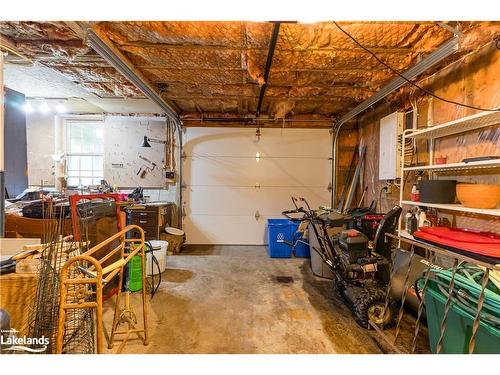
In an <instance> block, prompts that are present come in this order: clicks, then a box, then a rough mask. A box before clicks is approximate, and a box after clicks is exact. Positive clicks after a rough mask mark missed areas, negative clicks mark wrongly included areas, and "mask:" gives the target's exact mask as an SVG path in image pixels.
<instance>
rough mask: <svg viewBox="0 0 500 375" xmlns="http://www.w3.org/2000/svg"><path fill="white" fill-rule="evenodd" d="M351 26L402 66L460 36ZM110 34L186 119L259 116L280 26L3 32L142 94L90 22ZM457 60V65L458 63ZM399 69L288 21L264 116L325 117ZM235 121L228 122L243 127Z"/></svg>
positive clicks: (430, 29) (478, 28) (482, 28)
mask: <svg viewBox="0 0 500 375" xmlns="http://www.w3.org/2000/svg"><path fill="white" fill-rule="evenodd" d="M341 25H342V27H343V28H344V29H345V30H346V31H347V32H349V33H350V34H351V35H353V36H354V37H355V38H356V39H357V40H358V41H359V42H360V43H362V44H363V45H364V46H366V47H368V48H370V49H371V50H372V51H373V52H375V53H376V54H377V55H378V56H379V57H380V58H381V59H382V60H383V61H385V62H386V63H388V64H389V65H391V66H392V67H393V68H395V69H398V70H400V71H403V70H405V69H406V68H408V67H410V66H411V65H413V64H414V63H415V62H416V61H417V60H418V59H419V58H421V57H423V56H425V55H426V54H428V53H430V52H432V51H433V50H435V49H436V48H437V47H438V46H439V45H440V44H441V43H443V42H444V41H446V40H447V39H449V38H450V37H451V36H452V34H451V33H450V32H449V31H448V30H446V29H445V28H443V27H441V26H439V25H438V24H437V23H434V22H343V23H341ZM86 27H92V28H93V30H94V31H95V32H96V33H98V35H102V36H105V37H106V38H108V39H109V40H110V41H112V42H113V43H114V45H115V46H116V47H117V48H118V49H119V50H120V51H121V52H122V53H123V54H124V55H125V56H126V57H127V58H128V59H129V60H130V62H131V63H132V64H133V65H134V66H135V67H136V68H137V70H139V71H140V72H141V73H142V74H143V75H144V76H145V77H147V79H148V80H150V82H151V83H152V84H154V85H156V86H157V87H158V88H159V90H160V91H161V93H162V96H163V97H164V98H165V99H166V100H168V101H169V102H171V103H172V104H173V106H174V107H175V108H177V109H178V111H179V113H180V115H181V117H182V118H183V119H184V122H191V124H192V125H195V124H196V121H197V120H198V121H199V119H200V118H204V119H207V118H212V119H226V121H229V120H231V121H232V120H233V119H240V120H241V119H247V118H251V117H254V116H255V114H256V111H257V103H258V98H259V92H260V88H261V86H262V85H263V84H264V67H265V64H266V58H267V54H268V50H269V44H270V39H271V35H272V29H273V24H272V23H254V22H99V23H87V24H84V23H77V22H44V23H41V22H2V23H0V34H2V36H3V37H4V38H5V39H7V40H8V41H10V42H11V43H13V44H14V45H15V46H16V48H17V49H18V50H19V51H21V52H22V53H23V54H25V55H27V56H29V57H30V58H32V59H33V60H35V61H36V62H37V63H42V64H45V65H46V66H49V67H50V68H53V69H55V70H56V71H58V72H60V73H61V74H63V75H64V76H66V77H67V78H68V79H70V80H71V81H73V82H75V83H76V84H78V85H80V86H81V87H83V88H85V89H87V90H88V91H90V92H92V93H94V94H95V95H98V96H101V97H142V96H143V95H142V93H141V92H140V91H139V90H138V89H137V88H135V87H134V86H133V85H132V84H130V83H129V82H128V81H127V80H126V79H125V78H124V77H122V76H121V75H120V74H119V73H118V72H117V71H116V70H114V69H113V68H112V67H111V66H109V65H108V64H107V63H106V62H105V61H104V60H103V59H102V58H101V57H100V56H98V55H97V54H96V53H95V52H94V51H93V50H91V49H90V48H89V47H88V46H87V45H86V43H85V28H86ZM461 27H462V30H463V32H464V34H465V36H464V38H463V41H462V48H461V51H460V52H459V53H457V54H456V55H455V56H454V57H453V58H454V59H457V58H458V57H460V56H461V55H463V54H464V53H466V52H468V51H470V50H473V49H476V48H478V47H480V46H482V45H484V44H486V43H488V42H491V40H492V39H493V38H494V37H495V36H498V35H499V34H500V23H498V22H490V23H484V22H483V23H479V22H466V23H462V24H461ZM448 62H449V61H448ZM393 77H394V74H393V73H391V72H390V71H389V70H388V69H387V68H385V67H384V66H382V65H381V64H380V63H378V62H377V61H376V60H375V59H374V58H373V57H372V56H371V55H369V54H367V53H366V52H365V51H363V50H361V49H360V48H358V47H356V46H355V45H354V44H353V42H352V41H351V40H349V39H348V38H347V37H346V36H345V35H344V34H342V33H341V32H340V30H339V29H338V28H337V27H336V26H335V25H334V24H333V23H318V24H298V23H282V24H281V25H280V30H279V35H278V38H277V42H276V50H275V52H274V56H273V61H272V68H271V70H270V74H269V80H268V82H267V83H268V87H267V90H266V93H265V97H264V100H263V103H262V109H261V115H262V117H263V118H272V119H282V118H293V119H305V120H308V121H309V120H316V121H318V120H319V121H323V122H324V125H325V126H328V125H329V124H331V119H332V118H334V117H335V116H338V115H341V114H343V113H345V112H347V111H348V110H349V109H351V108H352V107H354V106H355V105H356V104H358V103H360V102H361V101H363V100H365V99H366V98H368V97H369V96H370V95H372V94H373V93H374V92H376V91H377V90H378V89H380V88H381V87H382V86H383V85H384V84H385V83H387V82H388V81H389V80H391V79H392V78H393ZM234 121H235V122H234V123H231V122H228V123H227V125H228V126H229V125H235V124H236V121H238V120H234Z"/></svg>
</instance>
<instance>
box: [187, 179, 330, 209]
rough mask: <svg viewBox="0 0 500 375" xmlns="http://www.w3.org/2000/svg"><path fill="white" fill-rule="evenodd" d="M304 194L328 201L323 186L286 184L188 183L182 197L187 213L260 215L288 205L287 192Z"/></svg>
mask: <svg viewBox="0 0 500 375" xmlns="http://www.w3.org/2000/svg"><path fill="white" fill-rule="evenodd" d="M292 195H294V196H302V197H305V198H306V199H307V200H308V201H309V203H310V204H311V205H313V206H319V205H325V204H328V201H329V198H330V193H329V191H328V190H327V189H326V188H296V189H293V190H292V191H290V188H288V187H282V188H279V187H274V188H271V187H269V188H252V187H218V186H190V187H189V188H187V189H185V193H184V199H185V201H186V202H189V205H188V206H187V207H186V213H187V214H188V215H243V216H253V215H255V212H256V211H259V213H260V214H261V215H270V216H274V217H280V216H281V212H282V211H283V210H285V209H288V208H292V202H291V199H290V198H291V196H292Z"/></svg>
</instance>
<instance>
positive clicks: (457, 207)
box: [400, 201, 500, 216]
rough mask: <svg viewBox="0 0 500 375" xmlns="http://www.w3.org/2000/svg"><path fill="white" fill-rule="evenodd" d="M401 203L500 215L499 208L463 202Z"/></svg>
mask: <svg viewBox="0 0 500 375" xmlns="http://www.w3.org/2000/svg"><path fill="white" fill-rule="evenodd" d="M400 203H401V204H402V205H405V206H420V207H430V208H437V209H441V210H448V211H460V212H470V213H473V214H478V215H489V216H500V209H498V208H491V209H483V208H470V207H464V206H462V205H461V204H438V203H423V202H413V201H401V202H400Z"/></svg>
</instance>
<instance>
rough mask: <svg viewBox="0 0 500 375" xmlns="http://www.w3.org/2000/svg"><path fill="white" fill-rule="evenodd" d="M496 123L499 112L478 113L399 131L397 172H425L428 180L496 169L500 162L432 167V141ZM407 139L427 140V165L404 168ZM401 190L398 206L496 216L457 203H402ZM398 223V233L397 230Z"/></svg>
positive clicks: (494, 211) (499, 120)
mask: <svg viewBox="0 0 500 375" xmlns="http://www.w3.org/2000/svg"><path fill="white" fill-rule="evenodd" d="M499 123H500V112H479V113H476V114H474V115H472V116H467V117H463V118H461V119H457V120H453V121H450V122H447V123H444V124H441V125H436V126H432V127H428V128H425V129H409V130H405V131H404V132H403V139H402V147H401V170H402V171H403V173H404V172H409V171H414V172H420V171H423V172H425V171H426V172H428V173H429V176H430V177H434V175H439V174H445V173H446V174H455V175H461V174H464V173H475V174H478V173H479V174H481V173H482V172H483V171H484V172H485V173H488V172H491V171H492V170H493V171H494V170H495V169H500V159H493V160H481V161H474V162H469V163H464V162H459V163H449V164H434V140H435V139H438V138H442V137H447V136H450V135H455V134H461V133H465V132H468V131H471V130H477V129H481V128H484V127H487V126H492V125H497V124H499ZM407 139H426V140H428V141H429V164H428V165H420V166H410V167H405V165H404V159H405V158H404V156H405V144H406V140H407ZM403 195H404V189H403V186H401V189H400V195H399V203H400V205H401V206H421V207H431V208H436V209H439V210H446V211H457V212H466V213H471V214H476V215H488V216H496V217H498V216H500V209H479V208H470V207H464V206H463V205H461V204H435V203H423V202H413V201H410V200H405V199H404V197H403ZM401 227H402V220H401V219H400V221H399V233H403V231H402V230H401Z"/></svg>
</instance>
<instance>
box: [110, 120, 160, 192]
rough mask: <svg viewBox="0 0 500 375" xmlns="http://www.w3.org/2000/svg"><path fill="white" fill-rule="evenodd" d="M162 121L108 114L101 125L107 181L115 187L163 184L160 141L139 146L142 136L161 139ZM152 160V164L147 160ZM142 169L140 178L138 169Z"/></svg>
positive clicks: (156, 186) (155, 186)
mask: <svg viewBox="0 0 500 375" xmlns="http://www.w3.org/2000/svg"><path fill="white" fill-rule="evenodd" d="M165 128H166V124H165V121H162V120H159V121H157V120H153V121H149V120H137V119H128V118H125V119H124V118H117V117H109V118H107V119H106V121H105V126H104V150H105V153H104V176H105V179H106V180H107V181H108V182H109V183H110V184H116V185H118V186H119V187H122V188H126V187H129V188H131V187H136V186H142V187H144V188H164V187H165V178H164V171H163V168H162V166H163V157H164V153H165V152H164V145H163V144H160V143H152V142H151V147H150V148H143V147H141V144H142V141H143V138H144V136H145V135H147V136H148V137H149V138H156V139H161V140H163V139H165ZM140 156H143V157H144V158H146V159H148V160H150V161H151V162H153V163H155V164H156V166H155V167H154V168H153V166H152V165H151V164H150V163H148V162H147V161H145V160H143V159H141V158H140ZM139 170H141V171H143V170H146V172H145V174H144V176H143V177H142V178H141V176H140V175H141V173H139V174H138V171H139Z"/></svg>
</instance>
